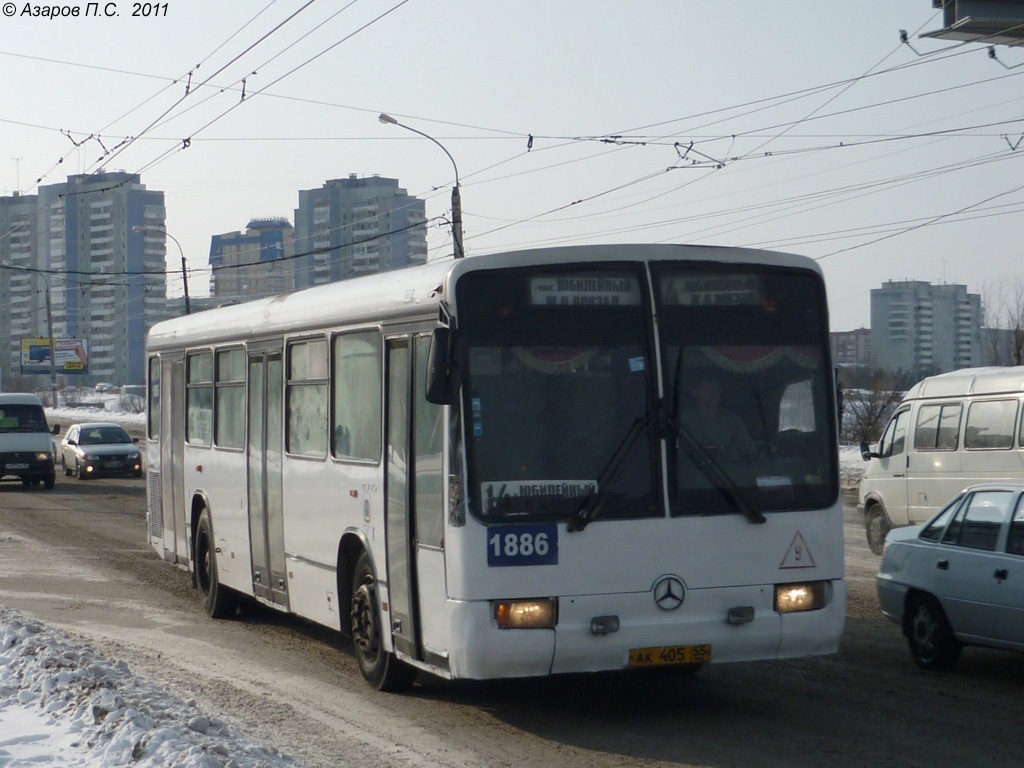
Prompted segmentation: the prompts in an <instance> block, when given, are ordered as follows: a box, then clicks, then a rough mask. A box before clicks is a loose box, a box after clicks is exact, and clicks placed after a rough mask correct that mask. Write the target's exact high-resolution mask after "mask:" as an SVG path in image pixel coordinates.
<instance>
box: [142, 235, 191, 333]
mask: <svg viewBox="0 0 1024 768" xmlns="http://www.w3.org/2000/svg"><path fill="white" fill-rule="evenodd" d="M132 232H141V233H142V234H144V235H145V234H158V235H163V236H164V237H169V238H171V240H173V241H174V244H175V245H176V246H178V253H180V254H181V287H182V289H183V290H184V292H185V314H186V315H190V314H192V306H191V304H190V303H189V300H188V264H187V263H186V261H185V251H184V250H182V247H181V243H179V242H178V238H176V237H175V236H174V235H172V234H171V233H170V232H168V231H167V230H166V229H156V228H155V227H132Z"/></svg>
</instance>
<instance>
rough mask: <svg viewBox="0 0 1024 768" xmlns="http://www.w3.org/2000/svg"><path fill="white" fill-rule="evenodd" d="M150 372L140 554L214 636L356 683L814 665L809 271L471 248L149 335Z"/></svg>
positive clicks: (820, 600)
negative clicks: (195, 597) (219, 629)
mask: <svg viewBox="0 0 1024 768" xmlns="http://www.w3.org/2000/svg"><path fill="white" fill-rule="evenodd" d="M148 355H149V374H148V375H149V382H148V384H149V386H148V405H149V414H148V440H149V446H148V447H149V450H148V462H149V466H148V470H149V485H148V492H149V495H148V528H149V537H150V541H151V544H152V546H153V547H154V548H155V549H156V550H157V552H159V553H160V554H161V555H162V556H163V558H164V559H166V560H168V561H170V562H173V563H176V564H178V565H179V566H181V567H183V568H187V569H188V570H189V571H190V572H191V573H192V574H193V578H194V581H195V583H196V584H197V586H198V588H199V592H200V596H201V599H202V601H203V603H204V607H205V610H206V612H207V613H208V614H210V615H211V616H213V617H226V616H230V615H232V614H233V613H234V611H235V609H236V607H237V606H238V602H239V600H241V599H248V600H256V601H259V602H260V603H263V604H265V605H269V606H273V607H274V608H277V609H280V610H282V611H287V612H291V613H294V614H297V615H299V616H303V617H305V618H307V619H309V620H311V621H314V622H317V623H319V624H323V625H325V626H327V627H331V628H334V629H337V630H340V631H341V632H343V633H346V634H349V635H351V636H352V639H353V646H354V651H355V656H356V659H357V661H358V663H359V666H360V669H361V671H362V673H363V675H364V676H365V678H366V679H367V681H368V682H369V683H370V684H371V685H373V686H374V687H376V688H378V689H381V690H397V689H401V688H403V687H405V686H408V685H409V684H411V683H412V681H413V677H414V676H415V674H416V673H417V672H418V671H423V672H427V673H431V674H433V675H437V676H440V677H445V678H475V679H487V678H502V677H519V676H538V675H550V674H557V673H566V672H592V671H600V670H616V669H627V668H639V669H643V668H647V667H659V668H660V667H662V666H680V665H682V666H687V667H690V668H693V667H696V666H699V665H701V664H704V663H709V662H710V663H715V662H732V661H741V660H754V659H777V658H791V657H799V656H806V655H812V654H828V653H834V652H835V651H836V650H837V648H838V645H839V639H840V635H841V634H842V630H843V625H844V620H845V609H846V584H845V582H844V580H843V529H842V525H843V519H842V504H841V501H840V496H839V485H838V469H837V464H838V462H837V451H836V444H837V441H836V411H835V390H834V386H833V379H832V367H831V365H830V360H829V337H828V322H827V309H826V301H825V289H824V282H823V279H822V276H821V272H820V270H819V269H818V268H817V266H816V265H815V264H814V263H813V262H812V261H810V260H808V259H805V258H803V257H798V256H792V255H788V254H781V253H771V252H764V251H754V250H746V249H733V248H712V247H696V246H677V245H599V246H579V247H566V248H551V249H542V250H531V251H520V252H512V253H499V254H490V255H482V256H475V257H472V258H465V259H458V260H450V261H445V262H441V263H431V264H428V265H426V266H424V267H416V268H409V269H405V270H401V271H395V272H387V273H383V274H380V275H375V276H369V277H363V278H358V279H352V280H347V281H344V282H339V283H333V284H330V285H324V286H320V287H315V288H311V289H308V290H305V291H300V292H296V293H292V294H289V295H284V296H279V297H276V298H270V299H265V300H258V301H253V302H249V303H246V304H240V305H235V306H229V307H224V308H221V309H215V310H211V311H208V312H202V313H199V314H195V315H191V316H185V317H180V318H177V319H174V320H168V321H166V322H162V323H159V324H158V325H156V326H154V327H153V329H152V330H151V331H150V333H149V339H148ZM706 382H713V386H712V387H705V383H706ZM704 389H710V390H712V391H713V393H714V394H713V396H712V397H710V398H708V397H705V396H704V395H703V394H701V393H702V392H703V391H704ZM709 399H710V400H715V401H717V403H715V402H705V401H706V400H709ZM716 404H717V405H718V407H719V410H718V412H717V413H716V414H711V413H710V410H713V409H710V406H713V405H716ZM706 407H707V408H708V409H709V410H708V412H705V408H706ZM691 419H692V423H693V424H698V423H700V420H701V419H704V422H703V424H704V426H706V425H707V423H716V422H715V419H718V420H719V421H718V422H717V423H720V424H723V425H727V426H728V430H729V431H728V436H727V437H726V438H725V440H722V441H717V442H716V440H715V439H713V438H712V439H708V438H707V437H706V434H707V430H706V429H703V428H702V429H697V428H696V427H695V426H694V427H691V426H688V424H690V423H691ZM723 443H724V444H723Z"/></svg>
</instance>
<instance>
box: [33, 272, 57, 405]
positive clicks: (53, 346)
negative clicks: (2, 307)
mask: <svg viewBox="0 0 1024 768" xmlns="http://www.w3.org/2000/svg"><path fill="white" fill-rule="evenodd" d="M36 274H37V275H39V276H40V277H42V278H43V282H44V283H45V284H46V332H47V333H48V334H49V335H50V407H51V408H56V407H57V405H58V403H57V340H56V339H55V338H53V310H52V308H51V305H50V278H48V277H47V276H46V274H45V273H43V272H36Z"/></svg>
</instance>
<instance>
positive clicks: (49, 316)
mask: <svg viewBox="0 0 1024 768" xmlns="http://www.w3.org/2000/svg"><path fill="white" fill-rule="evenodd" d="M3 266H4V267H6V268H7V269H9V270H12V271H15V272H31V273H32V274H34V275H38V276H39V277H41V278H43V284H44V285H45V286H46V333H47V335H48V336H49V341H50V406H51V407H52V408H56V407H57V406H58V405H59V403H58V402H57V340H56V339H55V338H53V309H52V306H51V304H50V277H49V276H48V275H47V274H46V273H45V272H43V271H41V270H38V269H30V268H28V267H17V266H15V265H13V264H11V262H9V261H5V262H3Z"/></svg>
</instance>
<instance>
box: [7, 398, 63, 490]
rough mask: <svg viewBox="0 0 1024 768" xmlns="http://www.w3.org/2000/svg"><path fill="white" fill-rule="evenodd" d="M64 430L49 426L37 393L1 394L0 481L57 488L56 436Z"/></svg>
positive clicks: (56, 426)
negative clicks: (54, 486) (13, 481)
mask: <svg viewBox="0 0 1024 768" xmlns="http://www.w3.org/2000/svg"><path fill="white" fill-rule="evenodd" d="M58 432H60V427H59V426H58V425H56V424H55V425H54V426H53V429H52V430H51V429H50V428H49V427H48V426H47V425H46V414H45V413H43V404H42V402H41V401H40V400H39V398H38V397H37V396H36V395H31V394H21V393H6V394H5V393H0V480H10V479H12V478H13V479H14V480H21V484H22V485H25V486H30V485H39V484H40V483H42V484H43V486H44V487H45V488H47V489H50V488H53V484H54V481H55V480H56V474H55V473H54V450H53V438H51V437H50V436H51V435H56V434H57V433H58Z"/></svg>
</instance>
